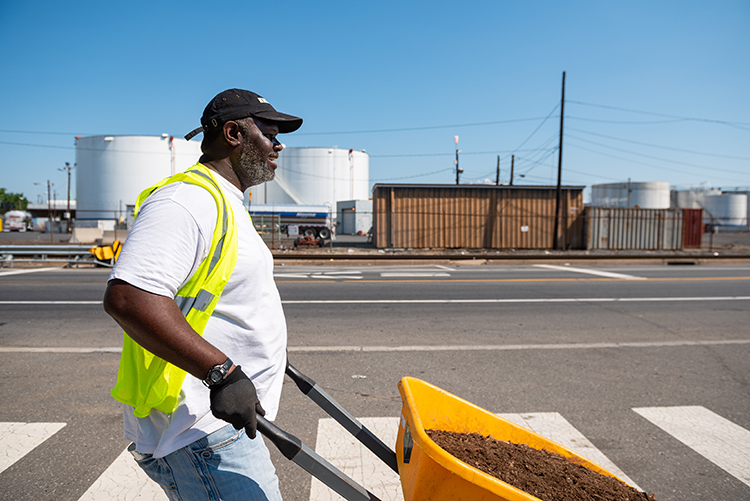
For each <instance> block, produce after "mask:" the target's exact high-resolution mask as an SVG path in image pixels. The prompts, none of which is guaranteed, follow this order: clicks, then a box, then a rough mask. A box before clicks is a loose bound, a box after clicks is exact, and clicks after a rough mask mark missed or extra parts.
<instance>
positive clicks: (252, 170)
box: [234, 121, 275, 186]
mask: <svg viewBox="0 0 750 501" xmlns="http://www.w3.org/2000/svg"><path fill="white" fill-rule="evenodd" d="M238 124H239V125H240V131H241V132H242V135H243V136H244V137H246V138H249V137H250V136H249V130H248V127H247V126H246V125H245V124H242V123H240V121H238ZM237 164H238V165H237V167H236V168H235V169H234V171H235V172H236V173H237V177H239V178H240V182H241V184H242V185H243V186H256V185H259V184H262V183H265V182H267V181H273V178H274V177H275V173H274V171H273V169H271V168H270V167H269V166H268V158H267V157H264V156H263V154H262V153H261V152H259V151H258V150H257V148H255V146H254V145H253V144H252V142H251V141H245V144H243V145H242V151H240V156H239V158H238V159H237Z"/></svg>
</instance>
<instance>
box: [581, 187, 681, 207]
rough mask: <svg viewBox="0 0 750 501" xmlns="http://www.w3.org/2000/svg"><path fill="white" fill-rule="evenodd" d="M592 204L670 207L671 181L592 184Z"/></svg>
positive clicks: (603, 205) (596, 205) (597, 205)
mask: <svg viewBox="0 0 750 501" xmlns="http://www.w3.org/2000/svg"><path fill="white" fill-rule="evenodd" d="M591 205H592V206H594V207H640V208H641V209H668V208H669V206H670V203H669V183H666V182H662V181H652V182H646V183H633V182H624V183H606V184H595V185H593V186H591Z"/></svg>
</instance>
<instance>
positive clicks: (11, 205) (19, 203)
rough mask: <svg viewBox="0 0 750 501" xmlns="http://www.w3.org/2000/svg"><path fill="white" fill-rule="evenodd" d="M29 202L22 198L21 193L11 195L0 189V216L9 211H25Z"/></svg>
mask: <svg viewBox="0 0 750 501" xmlns="http://www.w3.org/2000/svg"><path fill="white" fill-rule="evenodd" d="M28 205H29V201H28V200H26V197H24V196H23V193H12V192H10V191H6V190H5V188H0V214H5V213H6V212H7V211H9V210H26V207H28Z"/></svg>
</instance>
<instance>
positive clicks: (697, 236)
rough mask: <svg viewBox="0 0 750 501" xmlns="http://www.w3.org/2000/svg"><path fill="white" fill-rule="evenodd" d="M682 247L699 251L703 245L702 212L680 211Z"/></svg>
mask: <svg viewBox="0 0 750 501" xmlns="http://www.w3.org/2000/svg"><path fill="white" fill-rule="evenodd" d="M682 227H683V230H682V234H683V238H682V246H683V247H684V248H685V249H699V248H700V247H701V245H702V244H703V210H702V209H682Z"/></svg>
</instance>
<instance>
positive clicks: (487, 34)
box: [0, 0, 750, 202]
mask: <svg viewBox="0 0 750 501" xmlns="http://www.w3.org/2000/svg"><path fill="white" fill-rule="evenodd" d="M0 61H1V62H2V65H1V66H0V67H1V68H2V74H3V78H2V79H0V110H2V112H1V113H0V152H2V167H0V173H1V175H0V187H5V188H6V189H8V190H10V191H14V192H23V193H24V194H25V195H26V196H27V198H29V200H31V201H32V202H36V201H37V199H38V198H39V197H40V196H43V194H44V193H45V190H46V187H42V186H36V185H34V182H46V180H48V179H49V180H51V181H52V182H54V183H55V190H57V192H58V196H57V198H64V197H65V195H64V192H65V184H66V175H65V174H64V173H63V172H61V171H59V170H58V169H60V168H62V167H63V166H64V165H65V162H70V163H71V164H73V163H74V162H75V147H74V136H75V135H82V136H88V135H100V134H108V135H116V134H135V135H160V134H162V133H168V134H171V135H175V136H178V137H181V136H183V135H184V134H186V133H187V132H189V131H190V130H192V129H193V128H195V127H196V126H198V120H199V117H200V114H201V112H202V110H203V107H204V106H205V104H206V103H207V102H208V100H209V99H210V98H211V97H213V96H214V95H215V94H216V93H218V92H220V91H221V90H224V89H226V88H231V87H242V88H247V89H251V90H254V91H256V92H258V93H259V94H261V95H263V96H265V97H266V98H267V99H268V100H269V101H270V102H271V103H273V104H274V106H276V108H277V109H279V110H280V111H284V112H288V113H292V114H296V115H299V116H302V117H303V118H304V119H305V123H304V125H303V127H302V128H301V129H300V130H299V131H298V132H297V133H294V134H291V135H288V136H284V143H285V144H286V145H287V146H325V147H331V146H338V147H340V148H347V149H348V148H354V149H357V150H361V149H365V150H366V151H367V152H368V153H369V154H370V155H371V157H370V181H371V184H373V183H376V182H384V183H392V182H399V183H454V182H455V172H454V171H453V169H454V165H453V160H454V157H455V145H454V141H453V138H454V136H455V135H458V136H459V138H460V140H459V145H458V147H459V148H460V149H461V156H460V164H461V168H462V169H464V173H463V174H462V177H461V181H462V182H482V181H484V180H485V179H490V180H492V181H493V182H494V179H495V166H496V162H497V156H498V155H499V156H500V157H501V182H507V181H508V176H509V169H510V156H511V155H512V154H514V155H515V157H516V165H515V174H516V177H515V180H514V184H555V183H556V173H557V157H558V155H557V146H558V133H559V126H560V118H559V114H560V109H559V104H560V97H561V96H560V93H561V80H562V73H563V71H565V72H566V103H565V136H564V143H563V183H564V184H567V185H586V186H590V185H591V184H595V183H602V182H617V181H627V179H628V178H631V179H632V180H633V181H640V182H643V181H667V182H669V183H670V184H671V185H672V186H673V187H674V186H678V187H686V186H687V185H691V184H699V183H708V184H709V185H710V186H712V187H714V188H716V187H722V188H724V189H728V188H734V187H744V188H745V189H747V187H750V2H748V1H747V0H736V1H733V0H716V1H713V2H705V1H701V2H698V1H692V0H679V1H677V0H675V1H671V0H668V1H653V0H651V1H631V2H611V1H593V0H590V1H575V0H568V1H565V2H555V1H544V2H542V1H536V2H530V1H526V2H523V1H515V2H511V1H499V0H498V1H471V0H468V1H463V2H444V1H430V2H427V1H420V2H408V1H406V2H405V1H403V0H402V1H399V2H396V1H390V0H386V1H379V2H343V1H341V2H339V1H320V2H311V1H286V2H262V3H261V2H241V1H237V2H193V1H190V0H186V1H182V2H169V1H162V2H143V1H140V0H135V1H131V2H117V3H115V2H87V1H79V2H59V1H58V2H52V1H44V0H43V1H38V2H25V1H16V0H3V1H2V2H1V3H0ZM545 119H546V120H545ZM199 138H200V137H199ZM522 174H523V175H524V177H523V178H521V177H520V175H522ZM74 195H75V193H74Z"/></svg>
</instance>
